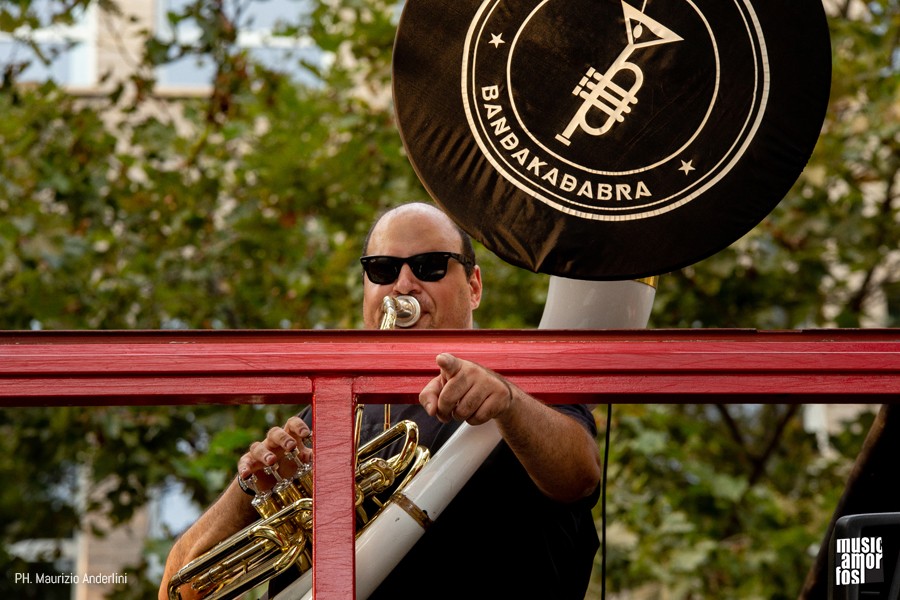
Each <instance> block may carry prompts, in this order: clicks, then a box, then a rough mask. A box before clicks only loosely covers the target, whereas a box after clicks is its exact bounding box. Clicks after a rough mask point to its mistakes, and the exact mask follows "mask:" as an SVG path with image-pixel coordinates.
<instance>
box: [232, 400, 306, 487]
mask: <svg viewBox="0 0 900 600" xmlns="http://www.w3.org/2000/svg"><path fill="white" fill-rule="evenodd" d="M310 435H311V433H310V431H309V427H308V426H307V425H306V422H304V421H303V419H301V418H300V417H296V416H294V417H291V418H290V419H288V421H287V423H285V425H284V427H273V428H272V429H270V430H269V432H268V434H266V438H265V439H264V440H262V441H260V442H253V444H252V445H251V446H250V449H249V450H248V451H247V453H246V454H244V455H243V456H241V458H240V459H238V475H239V476H240V477H241V478H242V479H245V480H246V479H249V478H250V476H251V475H256V476H257V479H258V481H259V482H260V485H261V487H262V488H263V489H267V487H271V486H272V485H274V483H275V482H274V480H273V479H272V478H271V477H269V476H268V475H266V474H265V472H264V471H263V469H265V467H271V466H272V465H274V464H276V463H277V464H279V469H284V471H279V475H281V476H282V477H285V478H286V477H290V476H291V475H292V474H293V469H292V466H291V465H290V464H289V463H288V462H287V461H284V462H281V459H282V458H284V455H285V454H286V453H288V452H290V451H291V450H294V449H295V448H298V450H297V456H298V458H299V459H300V460H301V462H304V463H309V462H311V461H312V450H311V449H310V448H307V447H306V445H305V441H306V440H307V439H309V437H310Z"/></svg>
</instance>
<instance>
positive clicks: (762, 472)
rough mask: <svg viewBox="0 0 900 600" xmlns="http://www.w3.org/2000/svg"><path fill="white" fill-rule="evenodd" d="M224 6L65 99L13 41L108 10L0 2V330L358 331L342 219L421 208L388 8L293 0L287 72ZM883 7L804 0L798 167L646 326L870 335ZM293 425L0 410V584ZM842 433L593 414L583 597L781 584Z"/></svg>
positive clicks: (486, 309) (253, 410)
mask: <svg viewBox="0 0 900 600" xmlns="http://www.w3.org/2000/svg"><path fill="white" fill-rule="evenodd" d="M252 2H262V0H246V1H239V2H217V1H214V0H187V1H185V2H181V3H178V4H177V6H178V8H177V9H176V10H173V11H172V12H170V13H169V14H168V15H167V20H168V25H169V26H170V27H171V28H172V29H173V30H175V31H177V30H178V29H179V27H182V26H185V25H190V26H192V27H194V28H195V29H196V30H197V31H199V32H200V33H199V35H197V36H196V37H192V38H190V39H186V38H179V37H177V36H175V37H173V36H171V35H163V34H159V35H157V36H156V37H153V36H148V37H147V39H146V42H145V54H144V57H143V60H142V62H141V64H139V65H136V68H135V70H134V72H133V73H131V74H129V76H128V77H125V78H121V79H116V78H115V77H112V76H111V75H108V74H101V84H102V88H103V89H104V90H105V91H104V92H103V93H102V94H100V95H96V96H92V97H85V96H77V95H72V94H71V93H70V92H69V91H67V90H65V89H63V88H61V87H60V86H59V85H57V84H56V83H55V82H53V81H52V80H49V81H42V82H38V83H26V82H23V81H22V76H23V73H25V72H26V69H27V67H28V65H29V62H40V61H42V60H51V59H52V58H53V56H52V53H53V52H57V51H59V52H64V51H65V48H57V49H56V50H53V51H50V50H47V49H46V48H45V47H44V46H42V45H41V44H40V43H39V41H38V37H37V36H36V35H35V34H34V31H35V30H36V29H37V28H40V27H44V26H47V25H50V24H59V25H66V24H71V23H73V22H75V21H76V20H77V18H78V15H79V13H80V11H83V10H85V9H86V8H87V7H93V9H99V10H101V11H105V13H106V14H110V15H114V16H119V17H123V18H127V15H124V14H123V13H122V11H121V10H120V9H119V8H118V7H117V6H116V4H115V3H114V2H112V1H111V0H70V1H66V2H63V1H55V0H44V1H40V2H38V1H29V0H20V1H17V2H4V3H0V32H2V33H3V34H4V35H6V36H7V39H13V40H16V41H17V43H18V44H19V45H20V46H21V47H22V48H26V49H30V52H22V53H17V54H13V55H11V56H9V57H0V60H3V61H4V62H3V63H2V73H3V79H2V85H0V115H2V117H0V327H2V328H4V329H37V328H46V329H134V328H146V329H157V328H173V327H187V328H272V329H274V328H298V329H306V328H316V327H328V328H353V327H358V326H360V324H361V319H360V316H359V312H360V311H359V307H360V304H361V298H362V287H361V278H360V272H359V269H358V266H357V263H356V259H357V257H358V255H359V254H358V253H359V249H360V245H361V243H362V239H363V236H364V234H365V231H366V229H367V227H368V224H369V223H370V221H371V219H372V217H373V216H374V215H375V214H376V213H377V212H379V211H380V210H382V209H384V208H386V207H389V206H392V205H395V204H397V203H400V202H403V201H407V200H411V199H424V198H427V195H426V194H425V192H424V190H423V189H422V187H421V185H420V183H419V182H418V180H417V179H416V177H415V175H414V173H413V172H412V169H411V168H410V166H409V164H408V162H407V160H406V157H405V156H404V152H403V148H402V144H401V141H400V139H399V136H398V135H397V131H396V126H395V124H394V122H393V117H392V113H391V105H390V94H389V92H390V55H391V46H392V42H393V36H394V32H395V29H396V18H397V11H398V6H397V5H396V4H394V3H391V2H387V1H386V0H331V1H329V2H323V1H321V0H317V1H314V2H311V3H310V5H309V6H310V7H311V9H310V12H308V13H304V12H302V11H301V10H300V6H301V3H299V2H298V5H297V6H298V9H297V12H296V15H289V14H288V15H284V16H283V17H284V18H283V21H282V22H280V23H279V24H278V25H277V27H276V30H277V33H279V34H280V35H282V36H283V37H284V38H285V39H298V38H300V37H302V36H309V38H310V39H312V40H313V41H314V43H315V46H316V47H317V48H319V49H320V51H321V52H320V53H319V54H318V55H316V56H317V58H310V57H309V56H305V58H302V59H301V58H299V57H298V58H297V59H296V60H297V61H299V62H300V64H299V65H298V67H299V68H301V69H303V71H304V73H305V77H304V78H303V79H302V81H298V80H296V79H294V78H292V77H291V76H290V75H289V74H288V72H287V71H291V72H296V71H297V69H296V68H293V67H292V68H291V69H287V70H286V71H285V72H282V71H280V70H278V69H274V68H272V67H271V66H269V67H267V66H264V65H263V64H260V63H258V62H256V61H255V60H254V58H253V56H252V54H250V53H248V51H247V50H246V49H244V48H242V47H241V46H240V45H239V44H238V43H237V39H238V35H239V33H240V32H241V31H242V30H244V29H246V28H248V27H249V26H250V25H251V24H252V23H251V22H250V19H249V17H248V16H247V12H246V8H247V7H248V6H249V4H250V3H252ZM262 3H264V2H262ZM898 4H900V3H898V2H897V1H896V0H876V1H872V2H865V3H861V2H854V3H851V2H850V1H849V0H842V1H839V2H836V3H832V4H829V6H832V7H833V8H834V14H833V15H831V18H830V23H831V28H832V36H833V48H834V84H833V90H832V101H831V104H830V106H829V111H828V116H827V120H826V123H825V127H824V129H823V135H822V138H821V141H820V143H819V145H818V146H817V148H816V151H815V154H814V156H813V158H812V160H811V163H810V166H809V168H808V169H807V171H806V172H805V173H804V175H803V176H802V177H801V179H800V180H799V181H798V183H797V185H796V186H795V188H794V190H793V191H792V192H791V194H790V195H789V196H788V197H787V198H786V199H785V200H784V201H783V202H782V203H781V204H780V205H779V207H778V208H777V209H776V211H775V212H774V213H773V214H772V215H771V217H770V218H768V219H766V220H765V221H764V222H763V223H762V224H761V225H760V226H759V227H757V228H756V229H754V230H753V231H752V232H751V233H749V234H748V235H747V236H745V237H744V238H743V239H742V240H740V241H738V242H736V243H735V244H734V245H732V246H731V247H730V248H728V249H726V250H724V251H722V252H720V253H718V254H717V255H715V256H713V257H711V258H709V259H707V260H705V261H703V262H701V263H698V264H696V265H693V266H691V267H689V268H686V269H684V270H682V271H680V272H678V273H672V274H667V275H664V276H663V277H662V279H661V285H660V289H659V291H658V294H657V301H656V304H655V308H654V314H653V315H652V317H651V326H654V327H660V328H661V327H756V328H795V327H821V326H833V325H838V326H859V325H863V326H866V325H869V324H873V323H875V324H878V323H880V324H884V325H890V326H895V325H897V323H898V320H900V268H898V262H900V261H898V256H897V243H896V241H897V239H898V231H897V228H898V221H900V217H898V212H900V201H898V200H897V196H898V191H897V185H898V178H897V167H898V165H897V163H898V156H900V153H898V147H897V146H898V144H900V136H898V121H900V108H898V107H900V98H898V96H897V94H898V90H900V85H898V84H900V82H898V66H900V64H898V63H900V55H898V54H897V51H896V47H897V45H898V44H897V43H896V41H897V37H898V32H900V5H898ZM197 58H202V59H204V60H205V61H207V64H208V65H211V67H212V71H211V72H212V78H211V83H212V86H211V89H210V91H209V93H208V94H206V95H204V96H202V97H189V98H179V99H177V100H175V101H172V100H165V99H162V98H160V97H157V96H155V95H154V93H153V92H154V85H155V74H156V73H157V71H156V68H157V67H160V66H163V65H166V64H170V63H172V62H174V61H178V60H185V59H187V60H193V59H197ZM480 260H481V262H482V263H483V264H484V269H485V285H486V301H485V303H484V305H483V307H482V308H480V309H479V311H478V314H477V319H478V322H479V325H480V326H481V327H494V328H496V327H511V328H516V327H532V326H535V325H536V324H537V322H538V321H539V318H540V314H541V310H542V307H543V302H544V299H545V296H546V278H545V277H543V276H539V275H535V274H531V273H526V272H523V271H522V270H520V269H516V268H513V267H511V266H509V265H507V264H505V263H503V262H502V261H500V260H498V259H497V258H496V257H494V256H493V255H491V254H490V253H489V252H486V251H484V250H483V249H481V251H480ZM293 410H296V407H266V408H265V409H260V408H257V407H228V408H224V407H185V408H178V409H174V408H158V407H122V408H89V409H74V408H73V409H68V408H67V409H40V408H29V409H16V410H13V409H5V410H3V411H2V412H0V473H2V474H3V475H4V480H5V481H6V482H7V483H8V485H7V486H5V488H4V491H3V492H2V494H0V517H2V518H0V539H2V543H0V564H2V565H3V570H4V571H5V572H6V574H7V577H5V578H4V579H2V580H0V590H2V591H8V592H9V593H10V595H12V594H15V595H16V596H17V597H27V593H29V592H28V591H26V590H23V588H22V587H21V586H19V587H16V586H14V585H13V584H12V577H11V575H10V574H11V573H14V572H21V571H22V569H24V568H25V567H24V565H23V564H22V563H21V560H20V559H18V558H16V557H15V556H13V553H12V552H11V551H10V548H12V547H13V544H14V543H16V542H18V541H21V540H27V539H34V538H61V537H67V536H69V535H71V533H72V532H73V531H76V530H77V529H79V528H82V529H83V528H85V527H87V526H88V521H86V520H85V518H84V517H85V515H87V514H90V515H100V516H103V517H104V518H105V519H106V522H107V523H108V524H110V525H115V524H118V523H122V522H127V521H128V519H129V518H130V517H131V516H132V515H133V514H134V512H135V511H136V510H138V509H139V508H141V507H142V506H144V505H145V504H146V502H147V499H148V497H150V496H151V495H153V494H155V493H156V492H157V491H158V490H159V489H161V488H162V487H164V486H166V485H170V484H172V483H173V482H174V481H176V480H177V481H178V482H180V484H181V485H183V486H184V488H185V489H186V490H187V491H188V493H189V494H190V495H191V496H192V497H193V498H194V499H195V500H196V501H197V503H198V504H199V505H201V506H202V505H206V504H208V503H209V502H210V501H211V500H212V498H213V497H214V496H215V494H216V493H218V492H219V491H220V490H221V488H222V486H223V485H224V482H225V481H226V480H227V479H228V478H229V477H231V473H232V471H233V468H234V462H235V459H236V457H237V456H238V455H239V454H240V453H241V452H242V450H243V449H244V448H246V446H247V445H248V444H249V443H250V441H251V440H253V439H256V438H257V437H259V435H260V433H261V432H262V431H265V429H266V428H267V427H268V426H270V425H271V424H273V423H280V422H283V420H284V419H285V417H286V415H287V414H289V413H290V412H291V411H293ZM600 424H601V426H602V425H605V422H604V421H603V419H600ZM865 424H866V422H865V421H863V423H862V425H863V426H862V427H857V428H855V429H851V430H848V434H847V436H846V438H841V439H836V440H832V443H833V444H834V447H835V448H836V449H837V453H836V454H834V455H829V457H828V458H827V459H826V458H824V457H823V456H822V455H821V453H820V452H819V449H818V448H817V446H816V445H815V443H814V440H813V439H812V437H811V436H810V435H809V434H807V433H805V432H804V431H803V430H802V427H801V423H800V420H799V418H798V411H796V410H795V409H791V408H789V407H786V406H772V407H743V408H736V407H734V406H729V407H728V408H725V407H724V406H720V407H715V406H704V405H687V406H682V407H675V406H660V407H651V406H623V407H617V409H616V410H615V411H614V414H613V421H612V426H613V438H612V447H611V456H610V486H609V516H610V523H611V525H610V547H609V553H608V566H609V573H610V577H609V585H610V587H611V588H612V589H616V590H626V589H635V588H638V587H641V586H651V588H652V586H658V587H656V588H653V589H657V590H658V589H661V588H660V587H659V586H662V587H665V588H666V590H667V592H668V593H669V594H671V595H670V597H673V598H698V597H710V598H718V597H742V598H757V597H758V598H780V597H790V596H795V595H796V592H797V590H798V589H799V585H800V581H802V579H803V576H804V575H805V573H806V570H807V569H808V566H809V565H810V564H811V561H812V558H811V555H810V552H809V549H810V548H815V547H816V546H817V544H818V543H819V542H820V541H821V536H822V534H823V533H824V527H825V525H826V523H827V519H828V515H829V513H830V510H831V508H832V507H833V505H834V501H835V497H836V495H837V494H838V493H839V492H840V489H841V487H842V481H843V477H844V471H843V469H845V468H846V465H847V460H848V458H852V457H853V456H854V455H855V454H856V452H857V450H858V447H859V436H860V435H861V434H862V433H863V432H864V431H865V427H864V426H865ZM601 428H602V427H601ZM11 482H14V484H15V485H11V484H10V483H11ZM102 522H103V521H102V520H101V521H91V523H93V524H94V526H95V527H100V528H101V529H102V528H103V526H102V525H98V524H97V523H102ZM172 533H173V534H174V533H175V532H172ZM168 543H169V540H163V541H160V542H153V543H151V545H150V546H149V547H148V556H150V555H152V554H154V553H157V554H163V555H164V554H165V552H166V550H167V544H168ZM53 558H54V557H53V556H47V557H46V559H47V560H48V561H52V560H53ZM138 568H139V569H140V570H138V571H134V572H135V573H139V572H148V571H147V569H148V565H146V564H145V565H143V566H142V567H138ZM157 583H158V582H155V581H149V580H148V581H145V582H143V583H140V584H139V583H136V582H135V581H134V579H131V580H130V581H129V586H128V589H121V590H118V591H117V592H116V594H115V596H114V597H116V598H142V597H147V598H149V597H155V592H154V591H153V590H154V589H155V587H156V585H157ZM34 597H45V596H40V595H37V596H34Z"/></svg>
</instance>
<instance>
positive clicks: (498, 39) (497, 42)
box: [488, 33, 506, 48]
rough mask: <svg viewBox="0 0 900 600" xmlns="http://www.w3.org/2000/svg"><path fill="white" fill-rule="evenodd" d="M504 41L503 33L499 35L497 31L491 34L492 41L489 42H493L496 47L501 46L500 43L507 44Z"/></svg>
mask: <svg viewBox="0 0 900 600" xmlns="http://www.w3.org/2000/svg"><path fill="white" fill-rule="evenodd" d="M505 43H506V42H504V41H503V34H500V35H497V34H496V33H492V34H491V41H489V42H488V44H491V45H492V46H493V47H494V48H499V47H500V44H505Z"/></svg>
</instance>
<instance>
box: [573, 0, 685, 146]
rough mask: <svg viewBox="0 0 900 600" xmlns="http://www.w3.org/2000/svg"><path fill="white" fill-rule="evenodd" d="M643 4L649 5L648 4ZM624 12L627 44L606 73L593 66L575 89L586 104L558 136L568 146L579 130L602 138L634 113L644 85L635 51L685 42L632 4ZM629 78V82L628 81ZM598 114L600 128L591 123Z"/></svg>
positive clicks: (625, 5)
mask: <svg viewBox="0 0 900 600" xmlns="http://www.w3.org/2000/svg"><path fill="white" fill-rule="evenodd" d="M644 4H645V6H646V2H645V3H644ZM622 11H623V12H624V15H625V32H626V34H627V35H628V44H627V45H626V46H625V49H624V50H622V53H621V54H619V56H618V57H617V58H616V60H615V61H613V63H612V65H610V67H609V68H608V69H607V70H606V71H605V72H604V73H601V72H599V71H597V70H596V69H595V68H594V67H590V68H589V69H588V71H587V73H585V75H584V77H582V78H581V81H579V82H578V85H577V86H575V89H574V90H573V91H572V94H573V95H575V96H576V97H578V98H581V99H582V100H583V102H582V104H581V106H580V107H579V108H578V110H577V111H576V112H575V115H574V116H573V117H572V119H571V120H570V121H569V124H568V125H567V126H566V128H565V129H564V130H563V132H562V133H561V134H557V135H556V139H557V141H559V142H562V143H563V144H565V145H566V146H568V145H569V144H571V143H572V142H571V138H572V135H573V134H575V132H576V131H578V130H579V129H580V130H581V131H583V132H584V133H587V134H588V135H592V136H601V135H603V134H604V133H606V132H607V131H609V130H610V129H612V128H613V126H615V125H616V124H617V123H622V122H623V121H624V120H625V115H626V114H628V113H630V112H631V105H632V104H637V101H638V97H637V93H638V90H640V89H641V85H643V83H644V73H643V71H641V68H640V67H639V66H638V65H636V64H635V63H633V62H629V59H630V58H631V55H632V54H633V53H634V51H635V50H637V49H639V48H647V47H650V46H658V45H660V44H670V43H672V42H680V41H682V38H681V36H679V35H678V34H676V33H675V32H674V31H672V30H671V29H669V28H668V27H665V26H664V25H662V24H661V23H659V22H658V21H656V20H654V19H651V18H650V17H648V16H647V15H645V14H644V13H643V12H642V11H638V10H637V9H636V8H634V7H633V6H631V5H630V4H627V3H625V2H622ZM627 79H630V81H625V80H627ZM597 111H599V112H600V113H601V119H605V120H604V121H603V124H602V125H600V126H599V127H595V126H593V125H591V124H590V121H589V117H590V116H591V114H592V113H595V114H596V113H597ZM603 114H605V115H606V116H605V118H604V117H603Z"/></svg>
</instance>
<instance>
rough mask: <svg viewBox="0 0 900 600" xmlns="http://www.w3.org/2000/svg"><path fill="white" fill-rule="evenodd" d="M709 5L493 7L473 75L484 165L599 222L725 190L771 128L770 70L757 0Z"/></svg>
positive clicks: (466, 55)
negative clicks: (767, 119) (767, 125)
mask: <svg viewBox="0 0 900 600" xmlns="http://www.w3.org/2000/svg"><path fill="white" fill-rule="evenodd" d="M707 2H708V6H703V3H702V1H701V0H681V1H678V2H666V3H662V2H658V1H657V2H654V1H653V0H643V1H642V0H621V1H619V0H616V1H609V0H605V1H602V2H598V1H596V0H593V1H592V0H530V1H529V0H515V1H514V0H485V1H484V2H483V3H482V5H481V6H480V8H479V10H478V11H477V13H476V14H475V17H474V18H473V19H472V22H471V24H470V26H469V29H468V32H467V35H466V40H465V46H464V52H463V62H462V76H461V80H462V98H463V104H464V107H465V111H466V119H467V121H468V124H469V127H470V129H471V131H472V134H473V136H474V137H475V140H476V141H477V143H478V146H479V148H480V149H481V151H482V153H483V154H484V156H485V157H486V158H487V160H488V161H490V163H491V165H492V166H493V167H494V168H495V169H496V171H497V172H498V173H499V174H500V175H501V176H502V177H503V178H505V179H506V180H507V181H509V182H510V183H512V184H513V185H515V186H516V187H517V188H519V189H520V190H521V191H523V192H525V193H526V194H527V195H529V196H531V197H533V198H535V199H537V200H539V201H541V202H543V203H544V204H546V205H548V206H551V207H553V208H555V209H557V210H559V211H561V212H564V213H567V214H572V215H576V216H579V217H583V218H586V219H594V220H602V221H621V220H632V219H643V218H649V217H652V216H654V215H658V214H662V213H665V212H669V211H672V210H675V209H677V208H678V207H680V206H683V205H685V204H687V203H688V202H690V201H692V200H694V199H696V198H697V197H699V196H700V195H701V194H703V193H704V192H706V191H707V190H709V189H710V188H712V187H713V186H715V185H716V184H717V183H719V182H720V181H721V180H722V179H723V178H724V177H727V175H728V173H729V172H731V171H732V170H733V168H734V167H735V166H736V165H737V164H738V163H739V162H740V161H741V160H742V158H743V157H744V155H745V154H746V151H747V148H748V147H749V146H750V143H751V142H752V141H753V139H754V136H755V134H756V133H757V131H758V128H759V124H760V123H761V121H762V118H763V115H764V113H765V108H766V103H767V99H768V92H769V69H768V57H767V55H766V47H765V40H764V37H763V35H762V31H761V28H760V26H759V23H758V21H757V19H756V15H755V13H754V11H753V8H752V6H751V5H750V3H749V1H741V0H707ZM632 3H634V4H632ZM720 40H725V41H726V42H727V43H725V44H724V46H725V47H727V51H722V48H723V44H722V42H720Z"/></svg>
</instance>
